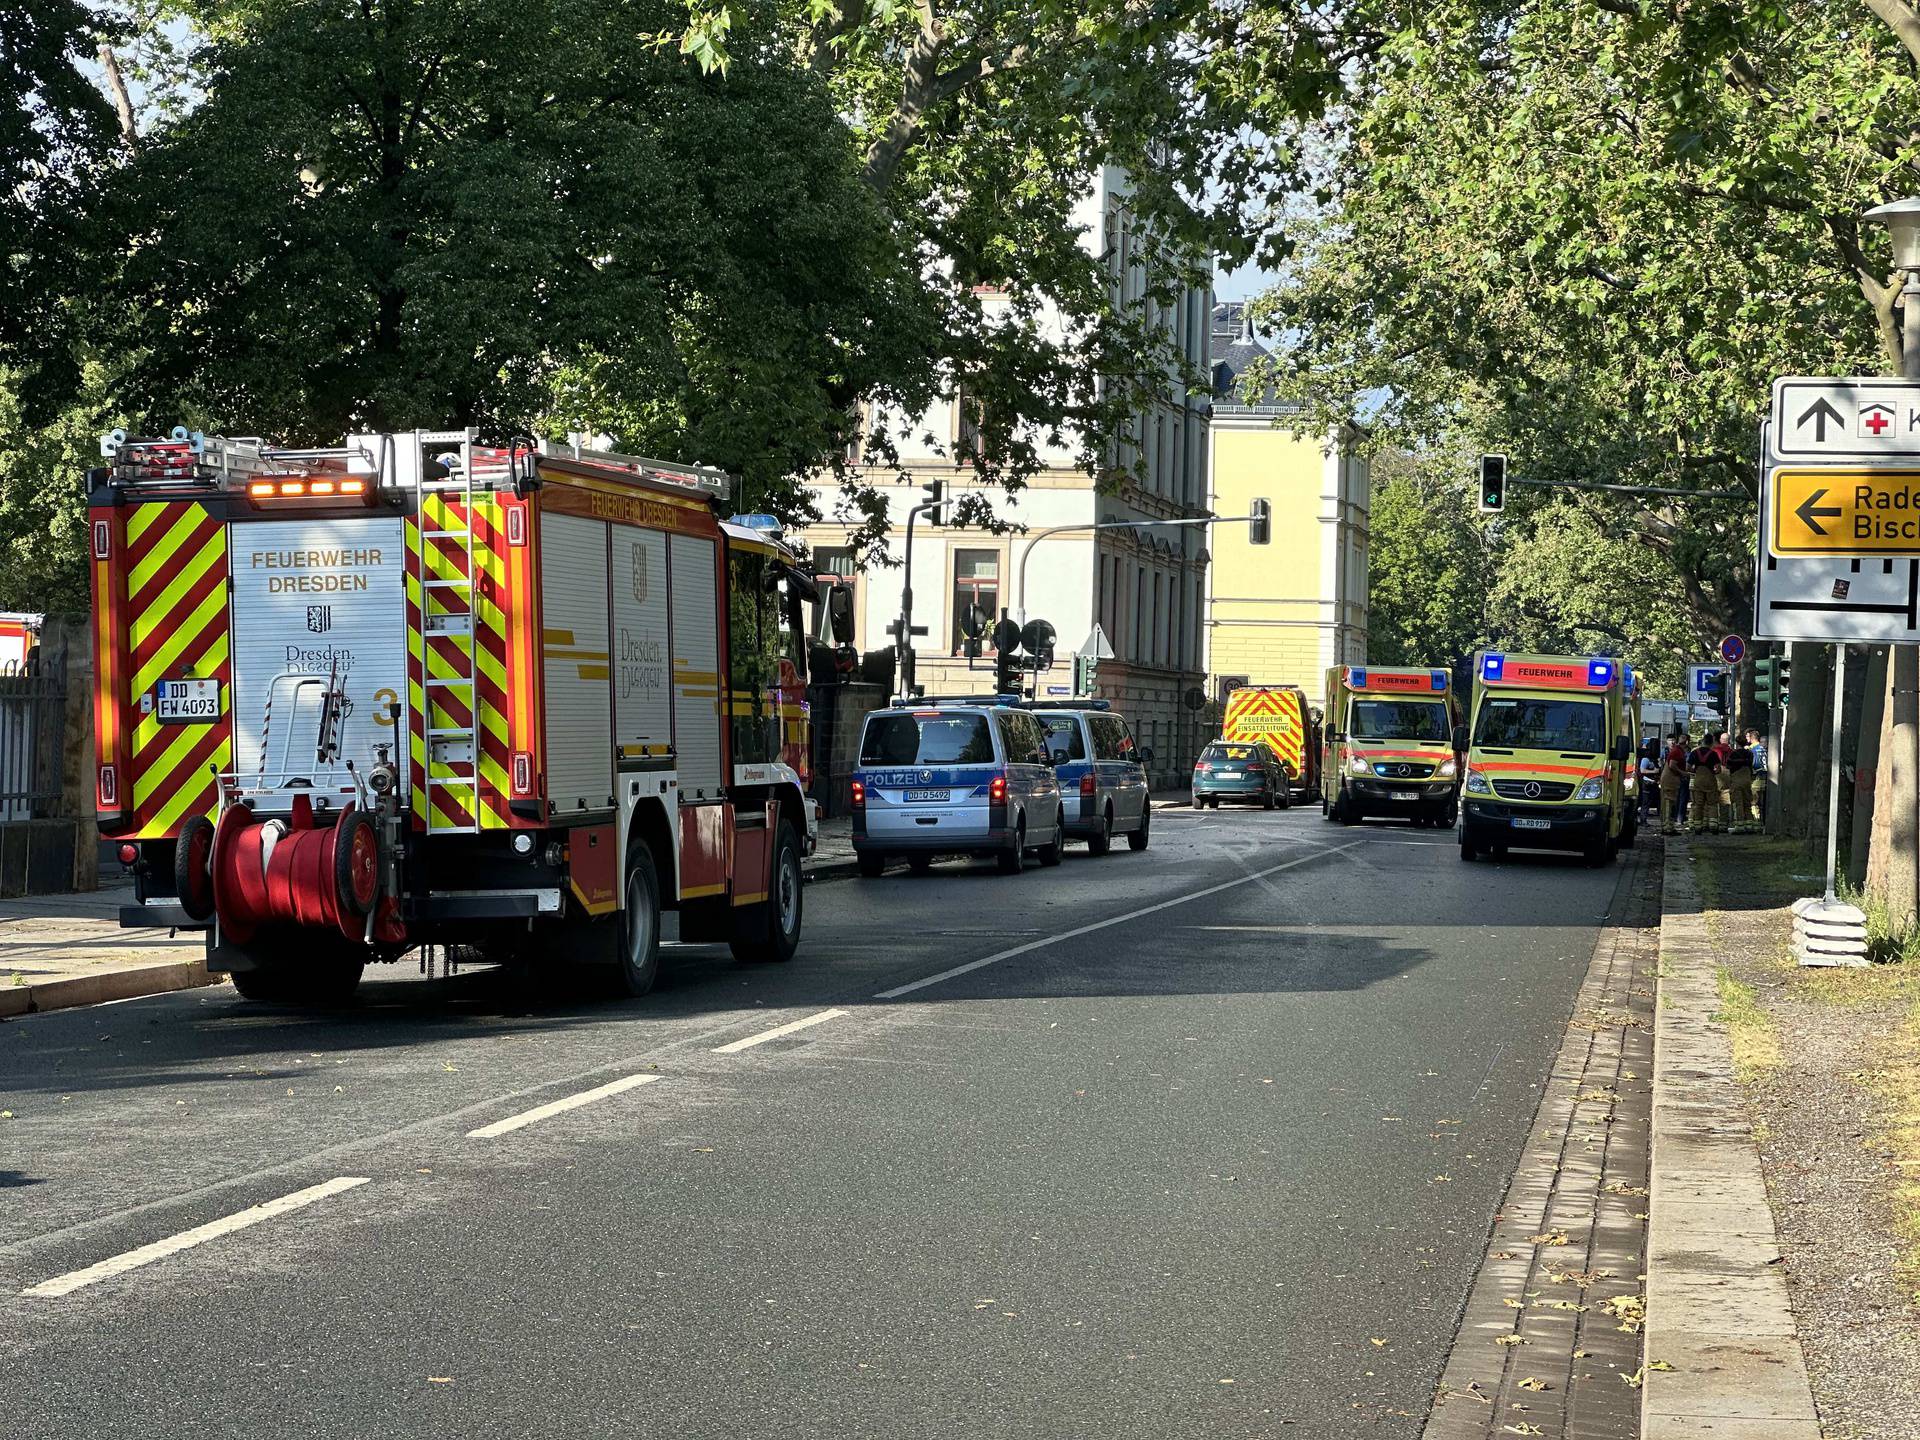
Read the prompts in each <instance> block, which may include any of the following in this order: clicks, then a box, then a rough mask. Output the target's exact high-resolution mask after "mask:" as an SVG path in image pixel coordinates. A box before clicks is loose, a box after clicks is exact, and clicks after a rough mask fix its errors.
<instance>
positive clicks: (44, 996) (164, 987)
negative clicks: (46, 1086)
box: [0, 958, 227, 1019]
mask: <svg viewBox="0 0 1920 1440" xmlns="http://www.w3.org/2000/svg"><path fill="white" fill-rule="evenodd" d="M226 979H227V977H226V976H224V975H213V974H209V973H208V971H207V962H206V960H205V958H200V959H196V960H178V961H174V962H172V963H170V964H164V965H140V966H136V967H134V968H132V969H127V970H106V971H102V972H101V973H100V974H98V975H75V976H73V977H71V978H69V979H65V980H48V981H44V982H43V983H41V984H38V985H13V986H8V987H6V988H4V989H0V1019H12V1018H13V1017H15V1016H18V1015H39V1014H44V1013H45V1012H47V1011H49V1010H70V1009H72V1008H74V1007H75V1006H79V1005H101V1004H105V1003H106V1002H107V1001H109V1000H133V999H137V998H138V997H140V996H142V995H165V994H167V993H168V992H170V991H173V990H192V989H195V988H196V987H198V986H202V985H223V984H225V983H226Z"/></svg>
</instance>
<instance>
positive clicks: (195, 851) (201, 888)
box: [173, 815, 213, 920]
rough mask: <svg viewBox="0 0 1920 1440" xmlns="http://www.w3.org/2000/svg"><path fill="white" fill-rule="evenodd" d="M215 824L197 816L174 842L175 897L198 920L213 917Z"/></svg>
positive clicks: (189, 821) (181, 829)
mask: <svg viewBox="0 0 1920 1440" xmlns="http://www.w3.org/2000/svg"><path fill="white" fill-rule="evenodd" d="M212 855H213V821H211V820H209V819H208V818H207V817H206V816H204V815H195V816H194V817H193V818H191V819H190V820H188V821H187V823H186V824H184V825H182V826H181V827H180V838H179V839H177V840H175V841H174V842H173V893H174V894H175V895H178V896H179V897H180V908H181V909H182V910H185V911H186V912H187V914H188V915H190V916H192V917H193V918H194V919H195V920H205V919H208V918H209V917H211V916H212V914H213V869H212V866H211V865H210V864H209V861H210V860H211V858H212Z"/></svg>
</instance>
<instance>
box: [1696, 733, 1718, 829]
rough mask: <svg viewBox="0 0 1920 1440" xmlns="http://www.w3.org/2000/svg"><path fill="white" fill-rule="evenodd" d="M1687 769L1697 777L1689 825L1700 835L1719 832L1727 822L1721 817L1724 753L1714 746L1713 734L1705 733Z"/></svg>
mask: <svg viewBox="0 0 1920 1440" xmlns="http://www.w3.org/2000/svg"><path fill="white" fill-rule="evenodd" d="M1687 771H1688V773H1689V774H1690V775H1691V776H1692V778H1693V806H1692V809H1693V819H1692V823H1691V825H1690V826H1689V827H1688V828H1689V829H1691V830H1692V831H1693V833H1694V834H1696V835H1705V834H1708V833H1709V832H1712V833H1715V834H1717V833H1719V832H1720V831H1721V830H1724V829H1725V828H1726V826H1725V825H1724V824H1723V823H1722V821H1721V819H1720V755H1719V752H1717V751H1716V750H1715V749H1714V748H1713V737H1712V735H1704V736H1702V737H1701V739H1700V743H1699V745H1698V746H1696V747H1695V748H1694V749H1693V750H1692V752H1690V753H1689V754H1688V756H1687Z"/></svg>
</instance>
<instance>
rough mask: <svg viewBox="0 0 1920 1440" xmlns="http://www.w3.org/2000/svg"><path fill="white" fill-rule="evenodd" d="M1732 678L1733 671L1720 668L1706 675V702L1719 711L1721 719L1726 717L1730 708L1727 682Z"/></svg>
mask: <svg viewBox="0 0 1920 1440" xmlns="http://www.w3.org/2000/svg"><path fill="white" fill-rule="evenodd" d="M1732 679H1733V672H1732V671H1730V670H1721V671H1719V672H1718V673H1716V674H1713V675H1709V676H1708V677H1707V704H1709V705H1711V706H1712V707H1713V708H1714V710H1716V711H1717V712H1719V715H1720V718H1721V719H1722V720H1724V719H1726V718H1727V715H1728V712H1729V711H1730V710H1731V709H1732V702H1731V699H1730V698H1729V695H1728V690H1729V682H1730V681H1731V680H1732Z"/></svg>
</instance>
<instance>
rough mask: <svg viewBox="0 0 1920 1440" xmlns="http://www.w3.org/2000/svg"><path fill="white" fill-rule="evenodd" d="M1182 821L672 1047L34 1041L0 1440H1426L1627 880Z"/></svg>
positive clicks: (783, 972) (682, 974) (6, 1176)
mask: <svg viewBox="0 0 1920 1440" xmlns="http://www.w3.org/2000/svg"><path fill="white" fill-rule="evenodd" d="M1155 822H1156V823H1155V833H1154V843H1153V847H1152V849H1151V850H1150V851H1148V852H1147V853H1146V854H1138V855H1137V854H1133V853H1130V852H1129V851H1127V850H1126V849H1125V848H1124V847H1121V848H1119V849H1117V850H1116V851H1115V852H1114V854H1112V855H1111V856H1109V857H1107V858H1105V859H1100V860H1094V859H1091V858H1089V857H1087V856H1086V855H1085V854H1084V852H1083V850H1081V848H1080V847H1077V846H1076V847H1074V848H1073V849H1072V850H1070V851H1069V856H1068V860H1067V863H1066V864H1065V865H1064V866H1063V867H1062V868H1060V869H1058V870H1051V871H1046V870H1029V871H1028V873H1026V874H1025V875H1022V876H1020V877H1017V878H1016V877H1001V876H998V875H996V874H994V873H992V869H991V867H990V866H988V865H984V864H960V863H957V862H955V863H949V864H943V865H941V866H938V867H936V868H935V870H934V871H933V873H932V874H931V875H928V876H925V877H910V876H908V875H906V874H905V872H904V871H895V872H893V873H890V874H889V875H888V877H887V878H885V879H883V880H880V881H873V882H868V881H860V880H843V881H833V882H827V883H823V884H817V885H815V886H812V887H810V888H809V890H808V893H807V907H808V908H807V916H806V938H805V941H804V944H803V946H802V949H801V952H800V955H799V956H798V957H797V958H796V959H795V960H794V961H793V962H791V963H790V964H789V965H787V966H784V967H779V968H747V967H741V966H738V965H736V964H734V963H733V962H732V961H731V960H730V959H729V958H727V957H726V956H725V954H724V952H717V951H712V950H708V949H691V948H688V949H682V950H678V951H676V952H675V954H674V956H673V961H674V968H673V969H672V970H671V971H670V972H669V975H668V977H667V978H666V980H665V982H664V984H663V987H662V988H661V989H660V990H659V991H657V992H656V993H655V994H654V995H653V996H651V997H649V998H648V999H646V1000H644V1001H639V1002H628V1003H620V1004H613V1003H595V1002H591V1001H584V1000H580V999H571V1000H561V1001H556V1002H555V1003H553V1004H550V1005H542V1006H540V1007H538V1008H535V1009H533V1010H531V1011H529V1010H528V1009H527V1008H525V1007H524V1006H523V1005H521V1004H519V1003H517V1002H516V1001H515V999H514V997H513V996H512V995H511V994H510V993H509V991H508V990H507V988H506V987H505V986H504V985H503V984H502V982H501V980H500V979H499V977H497V976H495V975H493V974H491V973H489V972H485V971H476V972H471V973H465V974H461V975H458V976H455V977H453V978H450V979H449V978H444V977H442V978H435V979H425V978H422V977H420V976H419V975H418V974H417V972H416V970H415V968H414V967H412V966H403V967H400V968H398V969H394V970H388V971H384V972H382V971H370V972H369V974H370V979H369V980H368V981H367V982H366V983H365V984H364V986H363V988H362V991H361V1000H360V1003H359V1004H358V1006H357V1007H355V1008H354V1009H352V1010H350V1011H345V1012H335V1013H326V1014H310V1013H300V1012H297V1011H293V1010H288V1009H282V1008H276V1007H270V1006H253V1005H249V1004H247V1003H246V1002H243V1001H241V1000H239V999H238V997H237V996H235V995H234V994H233V992H232V991H231V990H230V989H227V988H224V987H223V988H220V989H216V990H211V991H206V990H203V991H188V992H182V993H179V994H175V995H168V996H163V997H156V998H154V999H150V1000H142V1001H135V1002H128V1003H123V1004H118V1005H110V1006H102V1007H98V1008H95V1009H92V1010H85V1011H68V1012H58V1013H54V1014H49V1015H44V1016H32V1017H27V1018H24V1019H21V1020H18V1021H15V1022H12V1023H10V1024H6V1025H4V1026H0V1107H3V1108H5V1109H7V1110H9V1111H11V1112H12V1114H11V1116H10V1117H7V1118H0V1355H4V1356H5V1359H6V1366H5V1369H6V1375H7V1381H6V1398H5V1401H4V1403H0V1435H4V1436H7V1437H13V1436H20V1437H29V1436H30V1437H34V1440H56V1437H66V1436H75V1437H78V1436H87V1437H108V1436H129V1437H132V1436H138V1437H152V1436H176V1435H178V1436H187V1435H192V1436H245V1437H263V1436H295V1435H298V1436H356V1437H357V1436H379V1437H383V1440H384V1437H399V1436H428V1435H433V1436H443V1435H460V1436H599V1435H609V1436H611V1435H620V1436H629V1437H660V1440H680V1437H687V1440H694V1437H701V1440H705V1437H724V1440H742V1437H763V1436H765V1437H774V1436H777V1437H783V1440H784V1437H794V1440H803V1437H804V1440H811V1437H822V1440H825V1437H834V1440H845V1437H875V1440H881V1437H885V1440H917V1437H950V1436H986V1437H999V1436H1009V1437H1012V1436H1020V1437H1029V1436H1030V1437H1036V1440H1058V1437H1070V1436H1071V1437H1077V1436H1098V1437H1101V1440H1121V1437H1127V1440H1131V1437H1141V1440H1146V1437H1152V1440H1176V1437H1187V1436H1234V1437H1254V1436H1312V1437H1316V1440H1319V1437H1341V1436H1349V1435H1354V1436H1358V1435H1366V1436H1413V1435H1417V1434H1418V1432H1419V1428H1420V1423H1421V1420H1422V1418H1423V1417H1424V1415H1425V1414H1426V1411H1427V1408H1428V1405H1429V1402H1430V1400H1431V1396H1432V1390H1433V1385H1434V1381H1435V1378H1436V1376H1437V1375H1438V1373H1439V1369H1440V1366H1441V1363H1442V1360H1443V1359H1444V1355H1445V1351H1446V1349H1447V1346H1448V1344H1449V1343H1450V1341H1451V1338H1452V1334H1453V1329H1454V1326H1455V1323H1456V1320H1457V1317H1458V1314H1459V1311H1460V1307H1461V1305H1462V1303H1463V1300H1464V1297H1465V1295H1466V1293H1467V1290H1468V1288H1469V1286H1470V1284H1471V1281H1472V1277H1473V1273H1474V1270H1475V1268H1476V1267H1477V1266H1478V1264H1479V1262H1480V1259H1481V1256H1482V1253H1483V1250H1484V1247H1485V1241H1486V1236H1487V1233H1488V1228H1489V1224H1490V1221H1491V1218H1492V1216H1493V1213H1494V1212H1495V1210H1496V1209H1497V1208H1498V1206H1499V1203H1500V1200H1501V1196H1502V1194H1503V1192H1504V1188H1505V1185H1506V1181H1507V1178H1508V1176H1509V1174H1510V1173H1511V1170H1512V1168H1513V1165H1514V1163H1515V1160H1516V1158H1517V1156H1518V1154H1519V1152H1520V1147H1521V1144H1522V1141H1523V1139H1524V1137H1525V1134H1526V1131H1527V1128H1528V1125H1529V1124H1530V1122H1531V1120H1532V1117H1533V1112H1534V1108H1535V1105H1536V1103H1537V1101H1538V1098H1539V1093H1540V1087H1541V1084H1542V1082H1543V1080H1544V1078H1545V1075H1546V1072H1547V1069H1548V1067H1549V1065H1550V1064H1551V1062H1552V1057H1553V1055H1554V1052H1555V1047H1556V1045H1557V1043H1558V1040H1559V1037H1560V1034H1561V1032H1562V1029H1563V1027H1564V1025H1565V1023H1566V1021H1567V1019H1568V1015H1569V1012H1570V1010H1571V1007H1572V1004H1573V998H1574V993H1575V990H1576V989H1577V987H1578V984H1579V981H1580V978H1581V975H1582V974H1583V972H1584V969H1585V966H1586V963H1587V960H1588V957H1589V955H1590V952H1591V950H1592V946H1593V943H1594V940H1595V938H1596V934H1597V930H1598V927H1599V926H1600V925H1601V924H1602V923H1603V921H1604V919H1605V917H1606V916H1607V914H1608V912H1609V909H1610V907H1611V906H1612V905H1614V904H1616V903H1617V899H1616V894H1615V892H1616V888H1617V878H1618V877H1617V873H1616V872H1615V871H1613V870H1606V871H1592V870H1587V869H1584V868H1582V867H1580V866H1579V865H1578V864H1577V863H1575V862H1573V861H1572V860H1568V859H1561V858H1557V857H1550V856H1520V855H1516V856H1515V857H1513V858H1512V859H1509V860H1507V861H1504V862H1501V863H1499V864H1494V863H1490V862H1487V861H1481V862H1478V863H1475V864H1473V865H1463V864H1462V863H1461V862H1460V860H1459V859H1458V854H1457V850H1456V849H1455V847H1454V845H1453V843H1452V839H1451V837H1450V836H1449V835H1448V834H1446V833H1445V832H1431V831H1423V830H1411V829H1404V828H1398V827H1391V826H1385V825H1381V826H1374V825H1369V826H1366V827H1363V828H1362V829H1359V830H1344V829H1338V828H1336V827H1334V826H1331V825H1328V824H1326V823H1324V822H1323V821H1322V820H1321V819H1320V817H1319V815H1318V812H1317V811H1313V812H1306V811H1298V810H1296V811H1294V812H1291V813H1288V812H1280V813H1273V814H1267V813H1260V812H1235V811H1226V812H1221V813H1208V814H1205V815H1195V814H1193V813H1192V812H1191V811H1186V810H1173V811H1165V812H1161V813H1159V814H1157V815H1156V817H1155ZM975 962H984V963H979V964H977V965H976V964H975ZM967 966H973V967H974V968H970V969H962V973H957V974H947V973H946V972H949V971H953V970H956V969H961V967H967ZM943 975H944V976H945V978H940V979H934V980H933V983H930V984H922V983H920V982H923V981H927V980H929V979H931V978H932V977H937V976H943ZM887 992H892V993H891V994H888V993H887ZM883 995H885V996H886V998H877V997H881V996H883ZM828 1010H834V1011H841V1012H844V1013H838V1014H833V1015H829V1016H827V1017H826V1018H824V1019H820V1020H818V1021H817V1023H814V1024H811V1025H808V1026H806V1027H805V1028H799V1029H795V1030H793V1031H791V1032H789V1033H786V1034H782V1035H779V1036H776V1037H774V1038H772V1039H769V1040H766V1041H765V1042H763V1043H759V1044H755V1045H752V1046H750V1047H745V1048H733V1049H731V1050H725V1049H723V1048H722V1047H727V1046H732V1045H734V1042H738V1041H741V1040H750V1039H754V1038H755V1037H757V1036H759V1035H761V1034H763V1033H764V1032H766V1031H767V1030H769V1029H775V1028H778V1027H782V1026H785V1025H788V1024H791V1023H792V1022H795V1021H802V1020H808V1019H811V1018H813V1017H816V1016H819V1015H821V1014H822V1012H824V1011H828ZM600 1087H609V1089H608V1092H607V1093H605V1094H603V1095H602V1096H601V1097H600V1098H597V1099H591V1100H589V1101H587V1102H586V1103H582V1104H580V1105H578V1106H576V1107H575V1108H571V1109H560V1110H555V1111H553V1112H552V1113H544V1112H542V1113H539V1114H538V1116H537V1118H534V1119H532V1120H530V1121H528V1122H527V1123H525V1124H521V1125H518V1126H517V1127H514V1128H506V1127H505V1126H503V1125H502V1124H501V1122H504V1121H510V1120H514V1119H516V1118H519V1117H524V1116H525V1115H526V1114H527V1112H529V1111H538V1109H539V1107H543V1106H547V1105H549V1104H550V1103H551V1102H555V1101H560V1100H564V1099H567V1098H569V1097H575V1096H579V1095H582V1094H583V1093H585V1092H590V1091H594V1090H597V1089H599V1088H600ZM476 1131H478V1132H482V1133H480V1134H475V1133H473V1132H476ZM348 1182H359V1183H351V1184H349V1183H348ZM315 1187H320V1188H318V1189H316V1188H315ZM289 1196H293V1197H296V1201H304V1202H305V1203H300V1204H298V1206H297V1208H289V1209H286V1210H284V1211H283V1212H277V1213H269V1214H267V1215H266V1216H265V1217H264V1218H262V1217H261V1216H259V1215H258V1214H255V1215H252V1216H244V1215H243V1216H242V1218H243V1219H251V1220H252V1221H253V1222H254V1223H251V1224H250V1225H248V1226H247V1228H243V1229H232V1230H230V1231H228V1232H227V1233H216V1234H212V1235H208V1236H204V1237H197V1236H195V1235H192V1234H188V1233H187V1232H192V1231H194V1230H195V1229H196V1227H200V1226H203V1225H209V1224H213V1223H215V1222H219V1221H221V1220H222V1218H223V1217H229V1216H234V1215H238V1214H241V1212H246V1211H247V1210H248V1207H251V1206H255V1205H260V1204H263V1203H266V1202H272V1201H276V1200H279V1199H281V1197H289ZM288 1203H289V1204H294V1203H295V1202H288ZM216 1228H218V1227H216ZM183 1235H184V1237H185V1238H186V1239H187V1240H188V1241H193V1240H195V1239H199V1242H200V1243H193V1244H188V1245H186V1246H184V1247H178V1248H176V1247H177V1241H178V1238H179V1237H182V1236H183ZM145 1246H158V1247H160V1249H162V1250H165V1251H166V1252H168V1253H164V1254H161V1255H159V1257H158V1258H154V1259H152V1260H151V1263H147V1264H143V1265H140V1266H138V1267H137V1268H130V1269H126V1270H124V1271H123V1272H120V1273H112V1274H105V1275H102V1274H101V1273H100V1272H98V1271H95V1270H92V1269H90V1268H89V1267H95V1266H99V1265H101V1263H102V1262H107V1261H111V1260H113V1259H114V1257H120V1256H125V1255H127V1254H128V1253H129V1252H135V1251H138V1250H139V1249H140V1247H145ZM134 1258H142V1257H141V1256H138V1255H136V1256H135V1257H134ZM63 1277H66V1278H63ZM78 1282H85V1283H78ZM69 1287H72V1288H69ZM36 1289H37V1290H40V1291H41V1293H34V1294H29V1293H24V1292H28V1291H32V1290H36ZM55 1290H64V1291H65V1293H59V1294H54V1293H48V1292H50V1291H55Z"/></svg>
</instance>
